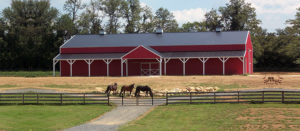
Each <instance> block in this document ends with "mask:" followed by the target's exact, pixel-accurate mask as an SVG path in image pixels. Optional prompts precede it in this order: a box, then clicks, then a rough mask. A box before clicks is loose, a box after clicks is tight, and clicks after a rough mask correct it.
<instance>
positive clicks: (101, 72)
mask: <svg viewBox="0 0 300 131" xmlns="http://www.w3.org/2000/svg"><path fill="white" fill-rule="evenodd" d="M91 76H106V63H105V62H104V61H103V60H95V61H94V62H93V63H92V64H91Z"/></svg>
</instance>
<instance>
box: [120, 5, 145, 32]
mask: <svg viewBox="0 0 300 131" xmlns="http://www.w3.org/2000/svg"><path fill="white" fill-rule="evenodd" d="M122 8H123V14H124V18H125V19H126V25H125V33H137V32H138V26H139V21H140V20H141V16H140V13H141V11H142V8H141V6H140V1H139V0H126V1H125V4H123V7H122Z"/></svg>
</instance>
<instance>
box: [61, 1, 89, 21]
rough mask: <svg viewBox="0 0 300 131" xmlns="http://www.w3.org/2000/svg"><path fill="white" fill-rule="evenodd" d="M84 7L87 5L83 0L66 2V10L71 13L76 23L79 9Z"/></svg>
mask: <svg viewBox="0 0 300 131" xmlns="http://www.w3.org/2000/svg"><path fill="white" fill-rule="evenodd" d="M84 7H85V6H84V5H83V4H82V2H81V0H67V1H66V2H65V4H64V10H65V11H67V12H68V13H69V15H71V17H72V21H73V23H75V21H76V19H77V13H78V11H79V10H81V9H83V8H84Z"/></svg>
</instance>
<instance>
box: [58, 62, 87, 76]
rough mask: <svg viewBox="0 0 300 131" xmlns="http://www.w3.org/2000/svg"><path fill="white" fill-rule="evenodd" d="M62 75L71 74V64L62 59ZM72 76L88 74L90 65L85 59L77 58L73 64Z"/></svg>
mask: <svg viewBox="0 0 300 131" xmlns="http://www.w3.org/2000/svg"><path fill="white" fill-rule="evenodd" d="M61 76H70V64H69V63H68V62H67V61H61ZM72 76H88V65H87V63H86V62H85V61H83V60H77V61H75V63H74V64H73V65H72Z"/></svg>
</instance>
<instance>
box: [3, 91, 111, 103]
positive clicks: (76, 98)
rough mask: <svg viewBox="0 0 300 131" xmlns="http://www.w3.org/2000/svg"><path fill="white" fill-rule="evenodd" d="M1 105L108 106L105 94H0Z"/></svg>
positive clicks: (107, 98) (107, 96)
mask: <svg viewBox="0 0 300 131" xmlns="http://www.w3.org/2000/svg"><path fill="white" fill-rule="evenodd" d="M0 104H61V105H62V104H107V105H109V95H106V94H105V93H0Z"/></svg>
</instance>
